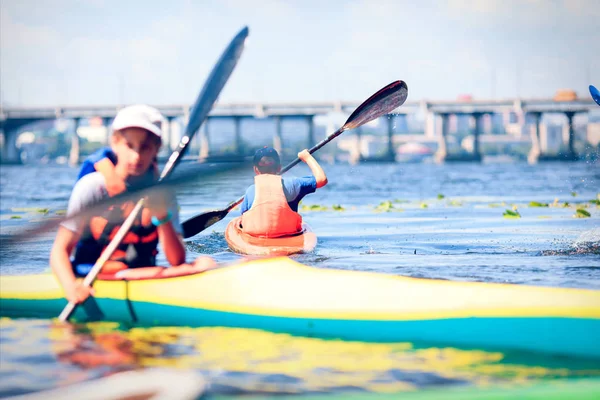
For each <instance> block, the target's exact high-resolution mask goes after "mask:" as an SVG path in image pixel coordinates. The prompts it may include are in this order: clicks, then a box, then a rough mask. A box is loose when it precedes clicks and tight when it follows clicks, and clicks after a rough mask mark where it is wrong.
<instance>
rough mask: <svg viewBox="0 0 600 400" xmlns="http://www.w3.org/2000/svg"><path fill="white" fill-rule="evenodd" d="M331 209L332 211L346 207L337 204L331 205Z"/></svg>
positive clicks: (343, 209) (342, 209)
mask: <svg viewBox="0 0 600 400" xmlns="http://www.w3.org/2000/svg"><path fill="white" fill-rule="evenodd" d="M331 209H332V210H334V211H346V209H345V208H344V207H342V206H341V205H339V204H334V205H332V206H331Z"/></svg>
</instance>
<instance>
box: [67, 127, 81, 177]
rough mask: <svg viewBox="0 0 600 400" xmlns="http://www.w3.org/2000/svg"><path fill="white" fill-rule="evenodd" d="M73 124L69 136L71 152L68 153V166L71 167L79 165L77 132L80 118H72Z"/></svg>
mask: <svg viewBox="0 0 600 400" xmlns="http://www.w3.org/2000/svg"><path fill="white" fill-rule="evenodd" d="M73 122H74V125H75V126H74V127H73V133H72V134H71V150H70V151H69V165H70V166H72V167H74V166H76V165H79V153H80V149H79V147H80V145H79V134H78V133H77V130H78V129H79V122H81V118H74V119H73Z"/></svg>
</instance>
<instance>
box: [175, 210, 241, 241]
mask: <svg viewBox="0 0 600 400" xmlns="http://www.w3.org/2000/svg"><path fill="white" fill-rule="evenodd" d="M228 213H229V209H226V210H214V211H208V212H205V213H203V214H198V215H196V216H195V217H193V218H190V219H188V220H187V221H184V222H183V223H182V224H181V227H182V228H183V237H184V238H185V239H187V238H191V237H192V236H196V235H197V234H198V233H200V232H202V231H203V230H205V229H206V228H208V227H209V226H211V225H214V224H216V223H217V222H219V221H221V220H222V219H223V218H225V217H226V216H227V214H228Z"/></svg>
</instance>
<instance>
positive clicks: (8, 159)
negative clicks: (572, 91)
mask: <svg viewBox="0 0 600 400" xmlns="http://www.w3.org/2000/svg"><path fill="white" fill-rule="evenodd" d="M358 105H359V103H358V102H320V103H318V102H314V103H278V104H263V103H237V104H217V105H216V106H215V107H214V108H213V110H212V111H211V113H210V114H209V118H208V120H207V121H206V122H205V124H204V129H201V130H200V135H199V136H200V150H199V154H198V155H197V157H198V158H199V159H200V160H205V159H208V158H211V157H214V156H215V155H214V154H213V152H212V151H211V143H210V142H211V140H210V136H211V130H210V126H211V121H213V120H215V119H230V120H233V121H234V133H235V143H234V153H235V154H237V155H239V156H242V155H243V154H241V151H242V150H241V149H242V146H241V143H242V134H243V133H242V132H241V124H240V122H241V120H243V119H248V118H250V119H264V118H270V119H272V120H274V121H275V127H276V128H275V134H274V137H273V146H274V147H275V148H276V149H277V150H279V151H281V150H282V149H283V147H284V144H283V139H282V126H281V125H282V121H283V120H284V119H286V118H294V119H298V118H304V119H305V120H306V123H307V127H308V129H307V138H306V147H310V146H312V145H313V144H315V138H314V117H315V116H318V115H328V114H331V113H344V114H347V115H348V114H350V113H351V112H352V111H354V109H355V108H356V107H358ZM156 107H157V108H158V109H159V110H160V111H161V112H162V113H163V115H164V116H165V117H166V119H167V126H168V127H171V126H172V122H173V120H174V119H175V118H183V120H184V121H185V120H186V119H187V116H188V114H189V105H162V106H156ZM596 107H597V105H596V104H595V103H594V102H593V101H592V100H591V99H589V100H587V99H580V100H572V101H554V100H553V99H506V100H472V101H471V100H470V101H421V102H407V103H405V104H404V105H403V106H401V107H399V108H398V109H396V110H394V111H393V112H392V113H391V114H390V115H388V116H387V136H388V148H387V152H386V154H385V155H383V156H381V157H380V159H382V160H394V157H395V150H394V145H393V140H392V139H393V135H394V132H393V127H394V124H395V123H396V122H397V119H399V118H400V119H402V118H406V115H408V114H416V113H422V114H423V115H424V116H425V127H424V134H425V137H427V138H431V139H434V140H436V141H437V142H438V151H437V153H436V157H435V158H436V160H437V161H439V162H443V161H452V160H456V159H460V160H472V161H477V160H480V159H481V153H480V146H479V140H478V138H479V136H480V135H481V134H482V133H483V132H482V123H481V121H482V118H483V117H484V116H485V115H492V114H498V113H506V112H511V113H514V114H515V115H517V118H518V119H519V123H520V124H521V125H522V126H524V125H525V116H526V115H527V114H531V115H532V116H534V118H535V120H536V129H535V130H534V131H532V133H531V143H532V147H531V151H530V154H529V158H530V161H531V162H535V161H537V160H538V159H540V158H543V157H544V155H543V154H542V153H541V150H540V140H539V132H540V129H539V127H540V120H541V116H542V115H543V114H545V113H562V114H564V115H566V117H567V120H568V124H569V135H568V141H567V143H565V144H566V145H567V154H566V155H563V158H565V157H566V158H568V159H575V158H576V157H577V155H576V154H575V151H574V140H575V136H574V131H573V124H572V122H573V117H574V116H575V115H576V114H580V113H587V112H589V111H590V110H593V109H595V108H596ZM119 108H120V107H119V106H60V107H3V108H0V129H1V130H2V132H3V135H4V146H3V148H2V154H1V161H2V162H3V163H18V162H20V158H19V154H18V149H17V146H16V141H17V136H18V133H19V131H20V130H21V129H22V128H23V127H24V126H26V125H28V124H31V123H35V122H39V121H43V120H55V119H72V120H74V122H75V132H77V127H78V126H79V122H80V120H81V119H85V118H95V117H100V118H102V120H103V123H104V125H105V126H107V127H109V126H110V123H111V121H112V119H113V118H114V117H115V115H116V113H117V111H118V110H119ZM452 115H467V116H470V117H471V118H473V119H474V120H475V129H474V133H473V135H474V145H473V151H472V152H471V153H468V154H460V155H456V154H449V153H448V151H447V148H448V147H447V138H448V135H449V117H450V116H452ZM328 133H331V132H328ZM108 134H109V129H107V135H108ZM165 134H166V138H165V139H166V143H171V142H172V141H171V129H170V128H167V129H166V133H165ZM355 134H356V136H357V138H360V135H361V130H360V128H359V129H357V130H356V131H355ZM79 139H80V138H79V137H78V136H77V134H75V135H73V137H72V144H71V151H70V161H71V162H72V163H77V162H78V161H79V148H80V146H79V141H80V140H79Z"/></svg>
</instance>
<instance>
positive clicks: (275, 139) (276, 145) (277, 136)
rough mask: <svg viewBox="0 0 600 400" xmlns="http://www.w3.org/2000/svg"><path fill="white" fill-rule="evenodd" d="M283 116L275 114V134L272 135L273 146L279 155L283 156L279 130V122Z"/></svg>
mask: <svg viewBox="0 0 600 400" xmlns="http://www.w3.org/2000/svg"><path fill="white" fill-rule="evenodd" d="M282 119H283V117H282V116H280V115H277V116H275V136H274V137H273V148H274V149H275V150H276V151H277V152H278V153H279V157H280V158H283V154H282V151H283V139H282V132H281V122H282Z"/></svg>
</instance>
